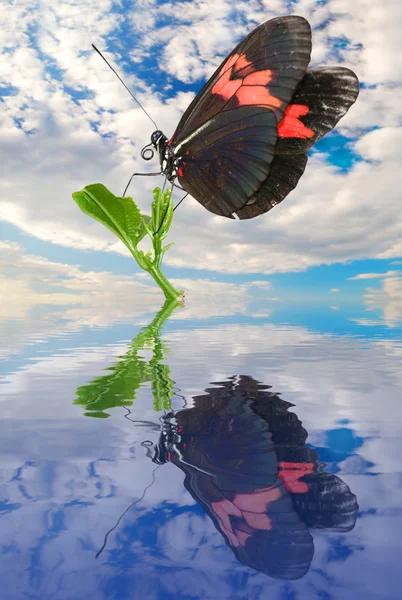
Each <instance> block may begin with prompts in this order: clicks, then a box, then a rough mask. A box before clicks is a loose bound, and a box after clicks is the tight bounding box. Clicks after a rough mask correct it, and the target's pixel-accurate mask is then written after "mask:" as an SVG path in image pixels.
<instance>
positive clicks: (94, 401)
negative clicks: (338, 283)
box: [0, 306, 402, 600]
mask: <svg viewBox="0 0 402 600" xmlns="http://www.w3.org/2000/svg"><path fill="white" fill-rule="evenodd" d="M187 310H188V309H187ZM254 315H255V316H254V317H253V316H252V315H250V316H247V315H242V316H232V317H219V318H208V314H207V313H206V314H203V318H201V317H199V318H197V314H196V311H194V312H189V311H188V312H187V313H186V309H184V310H182V311H180V310H176V311H173V312H172V314H171V315H170V317H169V315H168V314H166V313H165V314H164V313H162V314H161V313H159V315H158V316H156V318H155V314H143V315H142V316H141V315H140V316H139V317H138V316H137V318H136V319H135V321H134V319H133V322H128V323H127V322H126V323H124V324H122V323H119V322H117V323H115V324H114V325H111V326H102V327H100V326H97V325H95V326H94V325H93V324H88V323H84V324H83V323H82V322H79V323H78V322H75V325H74V315H73V316H71V315H70V317H69V320H67V321H66V319H65V318H60V320H59V321H58V320H57V318H55V319H53V320H52V321H51V322H50V321H49V320H48V321H46V319H45V318H40V317H39V318H38V319H37V320H33V319H32V318H30V320H29V321H22V320H21V321H13V322H11V321H10V322H8V323H7V324H6V327H4V328H3V330H2V331H3V336H2V355H3V359H4V360H3V362H2V363H0V365H1V373H2V379H1V386H0V392H1V407H2V411H1V420H0V429H1V432H0V452H1V470H0V476H1V485H0V493H1V497H0V510H1V512H0V515H1V558H0V572H1V580H2V589H3V592H2V594H3V597H4V598H7V600H20V599H22V598H24V599H26V598H29V599H31V598H32V599H40V600H44V599H48V598H49V599H50V598H52V599H60V600H73V599H74V600H75V599H81V598H84V597H87V596H88V597H91V598H97V599H98V598H99V599H102V598H105V599H106V598H116V599H119V600H120V599H126V598H127V599H133V598H141V599H142V598H147V599H165V598H166V599H167V598H175V599H187V598H197V599H198V598H236V599H237V598H238V599H243V598H244V599H245V598H247V599H254V598H255V599H260V598H261V599H265V598H270V600H275V599H278V600H279V599H283V598H297V599H303V600H304V599H306V600H307V599H308V600H313V599H315V598H328V599H329V598H334V599H338V598H339V599H346V600H348V599H351V600H352V599H353V600H355V599H360V598H365V599H367V598H369V599H371V598H373V599H379V598H381V599H390V600H391V599H395V600H396V599H399V598H400V597H401V594H400V588H401V585H402V570H401V568H400V564H401V558H402V542H401V533H402V509H401V506H402V465H401V451H402V419H401V417H402V405H401V397H402V394H401V392H402V367H401V355H402V338H401V329H400V327H399V325H398V324H396V323H394V324H393V327H388V326H387V324H385V323H384V322H383V321H381V319H377V320H373V321H372V323H371V326H369V324H368V322H367V321H365V322H364V320H360V322H359V319H358V318H356V314H355V312H354V309H353V310H350V311H348V310H344V311H340V312H339V311H332V313H331V311H329V309H328V312H325V309H323V308H322V307H311V306H310V307H308V308H306V307H304V308H303V307H301V308H300V307H299V309H297V308H296V307H293V309H292V310H290V309H289V310H288V311H286V309H284V308H282V309H281V310H278V311H277V313H276V316H275V314H273V315H271V316H264V315H263V314H262V312H258V311H255V312H254ZM64 317H65V314H64Z"/></svg>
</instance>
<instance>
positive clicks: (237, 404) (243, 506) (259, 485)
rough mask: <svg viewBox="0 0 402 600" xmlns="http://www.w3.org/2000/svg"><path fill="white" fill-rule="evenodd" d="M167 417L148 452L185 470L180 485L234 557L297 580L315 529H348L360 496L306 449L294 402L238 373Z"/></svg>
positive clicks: (310, 554)
mask: <svg viewBox="0 0 402 600" xmlns="http://www.w3.org/2000/svg"><path fill="white" fill-rule="evenodd" d="M217 385H219V387H216V388H211V389H207V390H206V392H207V393H206V394H205V395H203V396H196V397H194V406H193V407H192V408H185V409H183V410H180V411H178V412H176V413H173V412H170V413H169V414H167V415H165V417H164V418H163V420H162V422H163V425H162V432H161V435H160V439H159V443H158V444H157V446H156V447H155V448H154V450H153V452H152V453H151V451H150V450H149V451H148V452H149V455H150V457H151V458H152V460H153V461H154V462H155V463H157V464H163V463H165V462H167V461H170V462H172V463H173V464H175V465H177V466H178V467H179V468H180V469H181V470H182V471H184V473H185V475H186V477H185V480H184V485H185V487H186V489H187V490H188V491H189V493H190V494H191V496H192V497H193V498H194V499H195V500H196V501H197V502H198V503H199V504H200V505H201V506H202V507H203V509H204V510H205V512H206V513H207V514H208V516H209V517H211V519H212V521H213V523H214V525H215V527H216V529H217V530H218V531H219V532H220V533H222V534H223V536H224V538H225V540H226V542H227V544H228V545H229V546H230V548H231V549H232V550H233V553H234V554H235V556H236V558H237V559H238V560H239V561H241V562H243V563H245V564H246V565H248V566H250V567H252V568H253V569H256V570H257V571H260V572H262V573H266V574H267V575H270V576H271V577H275V578H279V579H287V580H289V579H299V578H300V577H303V576H304V575H305V574H306V573H307V572H308V570H309V568H310V564H311V561H312V558H313V554H314V544H313V538H312V535H311V533H310V531H309V529H328V530H330V531H335V532H347V531H350V530H351V529H353V527H354V525H355V522H356V516H357V511H358V504H357V501H356V496H355V495H354V494H352V493H351V491H350V489H349V487H348V486H347V485H346V484H345V483H344V482H343V481H342V480H341V479H340V478H339V477H337V476H336V475H334V474H332V473H326V472H325V471H324V470H323V467H324V465H323V464H322V463H320V462H319V461H318V455H317V453H316V452H315V451H314V450H313V449H312V448H309V447H308V446H306V439H307V435H308V434H307V431H306V430H305V429H304V427H302V424H301V422H300V421H299V419H298V418H297V416H296V415H295V413H293V412H289V408H290V407H291V406H293V405H292V404H290V403H289V402H285V401H284V400H282V399H281V398H280V397H279V395H278V394H275V393H273V392H271V391H268V390H269V386H265V385H261V384H259V383H258V382H257V381H255V380H254V379H252V378H251V377H244V376H241V377H232V378H230V379H229V381H225V382H223V383H219V384H217Z"/></svg>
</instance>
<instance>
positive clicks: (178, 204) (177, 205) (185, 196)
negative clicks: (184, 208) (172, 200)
mask: <svg viewBox="0 0 402 600" xmlns="http://www.w3.org/2000/svg"><path fill="white" fill-rule="evenodd" d="M176 187H177V186H176ZM187 196H188V192H187V193H186V194H184V196H183V198H182V199H181V200H180V201H179V202H178V203H177V204H176V206H175V207H174V209H173V212H174V211H175V210H176V208H178V207H179V206H180V204H181V203H182V202H183V200H184V198H187Z"/></svg>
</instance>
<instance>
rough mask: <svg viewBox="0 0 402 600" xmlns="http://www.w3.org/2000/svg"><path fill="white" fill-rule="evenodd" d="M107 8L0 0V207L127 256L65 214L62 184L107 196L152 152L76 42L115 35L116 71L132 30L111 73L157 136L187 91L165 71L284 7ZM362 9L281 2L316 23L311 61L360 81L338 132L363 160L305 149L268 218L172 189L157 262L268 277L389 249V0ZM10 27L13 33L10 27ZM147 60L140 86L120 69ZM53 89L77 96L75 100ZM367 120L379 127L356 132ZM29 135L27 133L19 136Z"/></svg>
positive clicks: (395, 85) (392, 189)
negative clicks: (294, 181) (95, 187)
mask: <svg viewBox="0 0 402 600" xmlns="http://www.w3.org/2000/svg"><path fill="white" fill-rule="evenodd" d="M111 6H112V4H111V2H110V0H101V2H99V3H97V4H96V7H94V6H93V3H92V2H91V1H90V0H86V1H84V2H78V1H76V0H72V1H71V2H69V3H68V5H66V4H63V3H61V4H60V3H57V2H51V1H50V0H47V1H46V2H44V3H41V5H40V9H39V10H37V9H36V4H34V3H32V2H30V1H29V0H27V1H26V2H25V3H24V4H23V5H21V6H20V5H19V6H18V8H17V7H16V6H15V4H13V5H12V10H7V8H3V9H2V10H1V12H0V18H2V19H3V25H4V26H3V27H2V29H1V32H0V40H1V41H2V43H3V48H5V49H7V60H3V61H2V65H1V68H2V74H1V75H0V78H1V82H2V83H1V85H2V86H14V88H15V89H18V93H17V94H16V95H11V96H7V97H5V101H4V104H2V106H3V108H5V110H3V112H2V114H1V116H0V121H1V123H0V125H1V127H2V139H1V141H0V144H1V146H0V148H1V150H2V156H3V176H2V188H3V190H5V191H4V193H3V196H2V199H1V200H0V214H1V218H2V219H4V220H5V221H8V222H10V223H12V224H14V225H16V226H17V227H19V228H20V229H21V230H23V231H24V232H26V233H28V234H30V235H33V236H35V237H37V238H39V239H41V240H46V241H49V242H51V243H56V244H61V245H64V246H70V247H74V248H78V249H93V250H97V251H108V252H117V253H126V249H125V248H124V247H123V246H122V245H121V243H120V242H118V241H116V240H115V238H114V237H113V236H112V234H111V233H110V232H109V231H107V230H105V229H104V228H103V227H102V226H101V225H100V224H98V223H92V222H91V220H90V219H89V217H87V216H85V215H82V214H81V213H80V211H79V210H78V208H77V207H76V205H75V204H74V203H73V201H72V199H71V192H73V191H74V190H76V189H79V188H81V187H83V186H84V185H85V184H88V183H91V182H95V181H102V182H104V183H105V184H106V185H107V186H109V187H110V188H111V189H112V190H113V191H115V192H116V193H120V192H121V190H122V189H123V187H124V185H125V182H126V181H127V179H128V176H129V175H130V174H131V173H132V172H133V171H137V170H138V171H144V170H145V168H147V169H149V170H151V171H152V170H156V169H157V161H156V159H155V160H154V161H153V162H152V165H149V164H146V165H145V164H144V163H143V161H141V159H139V158H138V157H139V152H140V149H141V148H142V146H143V145H144V144H145V143H147V142H148V141H149V135H150V132H151V130H152V125H151V124H150V123H149V121H148V120H147V118H146V116H145V115H144V114H143V113H142V112H141V110H140V109H139V108H138V107H136V105H135V104H133V102H132V100H131V98H130V97H129V95H128V94H127V93H126V91H125V90H124V89H123V87H122V86H121V84H120V83H119V82H118V81H117V79H116V78H115V77H114V75H113V73H112V72H111V71H110V70H109V69H108V68H107V66H106V65H105V64H104V63H103V62H102V61H101V59H100V58H99V57H98V56H97V55H96V54H95V53H94V52H90V42H92V41H95V42H96V43H97V44H98V45H99V46H100V48H101V49H102V48H105V47H106V48H107V47H108V43H109V42H110V40H113V41H115V42H116V44H117V46H116V47H117V48H118V50H117V51H116V52H117V53H119V52H120V54H121V57H119V56H118V55H113V54H112V53H110V52H106V56H107V58H108V59H110V60H111V61H112V62H114V63H115V64H116V63H118V64H117V66H118V69H119V70H120V71H122V68H121V62H120V61H122V60H123V57H125V56H126V53H125V51H123V47H122V44H123V42H124V43H125V41H126V40H123V38H122V37H121V35H120V33H119V27H120V25H121V24H122V23H123V22H124V25H125V27H127V26H128V27H132V28H133V30H134V31H135V35H133V36H132V38H130V40H132V41H130V48H132V49H131V50H130V53H129V55H130V57H131V58H133V60H134V62H133V65H132V66H131V73H128V74H127V72H126V73H125V74H124V76H125V79H126V81H127V83H128V85H130V86H131V87H133V89H134V90H135V92H136V94H138V98H139V100H140V101H141V102H143V103H144V105H145V106H146V108H147V110H148V111H149V112H150V113H151V115H152V116H153V118H155V119H156V121H157V122H158V123H159V124H163V129H164V130H165V132H166V134H168V135H170V134H171V133H172V132H173V130H174V128H175V126H176V124H177V122H178V120H179V118H180V115H181V113H182V111H183V110H184V109H185V108H186V106H187V105H188V103H189V101H190V99H191V97H192V95H193V94H192V92H179V93H178V94H177V95H175V94H174V93H173V94H172V95H171V96H169V95H168V94H169V91H168V87H169V85H170V83H169V82H170V81H171V76H172V75H175V76H178V77H179V78H181V79H182V80H183V81H193V80H194V79H197V78H199V77H202V78H205V77H206V76H207V75H209V74H210V73H211V72H212V71H213V69H214V68H215V67H216V66H217V64H218V63H219V61H220V60H221V59H222V58H223V57H224V55H225V54H226V53H227V52H228V51H229V50H230V49H231V47H232V46H233V44H234V43H235V41H236V40H238V39H239V37H241V36H242V35H244V34H245V33H246V32H247V31H249V30H250V29H251V28H252V27H253V26H255V25H256V24H257V23H259V22H261V21H263V20H264V19H267V18H270V17H272V16H275V15H277V14H285V13H286V12H287V11H288V10H289V8H288V4H287V3H286V2H284V1H281V0H277V1H276V2H274V3H272V2H257V1H251V2H240V3H238V4H237V5H236V6H235V7H234V6H233V3H231V2H228V1H225V0H219V1H218V2H217V3H214V8H213V10H211V5H210V3H207V2H203V1H201V0H197V1H195V2H192V3H190V4H189V3H185V10H181V8H182V7H181V5H180V3H179V4H178V3H169V2H168V3H164V4H162V5H160V4H159V3H154V2H139V3H138V4H137V5H135V7H133V9H132V10H130V9H127V10H126V12H125V13H124V14H123V13H121V12H119V11H116V10H113V11H111V10H110V9H111ZM368 6H369V4H368V0H357V1H356V2H355V3H354V4H353V6H351V5H350V3H349V2H346V0H329V2H327V3H326V4H324V5H323V4H322V3H321V2H318V1H317V0H299V1H298V2H296V3H293V5H292V10H294V11H295V13H297V14H302V15H304V16H306V17H307V18H308V19H309V20H310V21H311V23H312V25H313V28H316V29H314V33H313V43H314V53H313V63H314V64H318V63H320V64H328V63H334V62H341V61H342V60H343V61H344V64H346V65H349V66H352V67H353V68H354V69H355V70H356V72H357V74H358V75H359V76H360V78H361V79H362V81H364V82H365V83H366V85H367V86H368V87H367V88H365V89H363V90H362V93H361V97H360V98H359V100H358V102H357V104H356V105H355V106H354V107H353V108H352V109H351V111H350V113H349V114H348V116H347V117H346V118H345V119H343V120H342V121H341V126H340V128H339V131H342V132H344V133H346V134H347V135H349V136H350V137H351V140H352V142H351V143H352V148H354V149H355V150H356V152H358V153H360V154H361V156H362V158H363V159H364V161H369V162H361V163H356V164H355V165H354V166H353V167H352V168H351V170H350V171H349V172H346V173H345V172H342V171H340V170H339V169H337V168H335V167H333V166H331V165H330V164H329V162H328V160H327V158H328V157H326V156H325V155H317V154H314V155H313V156H312V157H311V159H310V161H309V165H308V167H307V171H306V173H305V175H304V176H303V178H302V180H301V182H300V184H299V186H298V188H297V189H296V191H295V192H293V193H292V194H291V195H290V197H289V198H287V199H286V200H285V201H284V203H283V204H281V205H280V206H278V207H276V208H275V209H274V210H273V211H271V212H270V213H269V214H268V215H266V216H263V217H260V218H258V219H255V220H253V221H251V222H247V223H245V222H240V223H239V222H236V221H235V222H229V221H228V220H225V219H222V218H219V217H215V216H212V215H210V214H209V213H208V212H207V211H205V209H203V208H202V207H201V206H200V205H198V204H197V203H196V202H195V201H193V200H191V199H187V200H186V202H185V203H184V204H183V205H182V206H181V207H180V209H179V211H177V213H176V214H175V223H174V225H173V228H172V235H171V239H174V240H175V241H176V245H175V246H174V247H173V248H172V249H171V250H170V251H169V253H168V254H167V256H166V262H167V264H169V265H172V266H175V267H193V268H196V269H203V270H205V269H209V270H216V271H226V272H230V273H235V272H249V273H267V274H269V273H275V272H286V271H301V270H305V269H307V268H308V267H310V266H313V265H319V264H329V263H332V262H337V261H338V262H343V261H345V260H352V259H359V258H363V257H377V258H394V257H398V256H401V255H402V243H401V241H400V240H401V239H402V213H401V206H400V202H399V190H400V189H401V188H402V180H401V177H402V175H401V172H400V168H399V164H400V150H399V149H400V147H401V139H400V138H401V134H400V126H401V123H402V109H401V106H402V104H401V102H399V100H398V99H400V98H402V95H401V94H402V91H401V90H402V77H399V75H398V73H400V72H402V70H401V69H398V65H399V62H398V61H399V60H400V59H398V58H397V57H398V56H399V57H401V56H402V48H401V40H400V36H399V33H398V32H399V30H400V24H399V23H400V17H401V15H400V8H399V0H398V1H397V0H389V3H388V5H387V8H386V9H385V7H382V6H381V7H380V6H378V7H377V8H376V18H375V19H374V20H373V17H372V14H373V13H372V6H371V3H370V6H371V8H368ZM166 19H167V20H168V23H169V24H168V25H166ZM163 23H165V24H163ZM14 30H18V31H16V33H15V37H13V36H10V34H9V32H10V31H12V32H14ZM35 30H36V31H37V33H32V32H35ZM156 31H157V34H156ZM13 35H14V34H13ZM32 36H35V37H34V42H35V43H32ZM343 36H346V38H347V40H349V41H347V40H346V39H345V40H344V44H343V46H342V45H341V48H340V49H339V48H338V49H336V47H335V45H334V37H338V38H342V37H343ZM178 40H180V41H178ZM131 44H134V47H132V46H131ZM120 48H121V51H120V50H119V49H120ZM391 50H392V56H393V59H392V61H391V60H389V56H390V53H391ZM150 54H152V55H153V56H155V57H156V58H157V59H158V60H159V63H160V68H161V72H162V75H161V77H160V78H159V79H158V80H157V81H155V84H154V85H152V86H150V85H149V84H147V83H146V82H144V81H142V80H141V79H140V78H139V75H136V74H135V73H136V72H137V71H138V69H137V70H136V68H135V65H136V64H138V65H141V61H142V60H143V59H145V58H147V57H149V55H150ZM337 55H338V56H337ZM119 59H120V60H119ZM401 60H402V59H401ZM136 61H137V62H136ZM395 61H396V62H395ZM125 64H127V63H125ZM126 71H127V69H126ZM139 72H140V71H139ZM172 81H173V80H172ZM197 81H198V80H197ZM373 84H375V86H376V87H374V88H373V87H372V85H373ZM65 86H69V87H70V88H72V89H74V90H76V91H81V92H83V93H84V96H86V97H85V98H84V99H82V100H80V101H78V102H75V101H74V100H73V98H72V97H71V95H70V93H69V91H68V90H67V89H66V88H65ZM195 87H196V86H195ZM165 88H166V89H165ZM15 119H17V121H15ZM373 126H376V127H379V129H377V130H375V131H371V132H368V133H367V129H368V128H372V127H373ZM398 127H399V128H398ZM365 130H366V132H365ZM32 131H34V132H36V133H31V134H29V135H28V134H27V133H26V132H32ZM101 134H104V135H107V136H108V137H101ZM359 136H360V137H359ZM353 144H354V145H353ZM21 173H24V177H23V178H22V177H21ZM391 181H392V186H391V185H390V183H389V182H391ZM156 183H160V182H159V180H157V179H155V180H154V179H151V178H138V179H137V180H136V181H135V183H134V185H133V187H132V189H133V191H134V194H135V197H136V200H137V201H138V203H139V204H140V206H141V207H142V208H146V210H148V211H149V206H150V202H151V189H152V187H153V186H154V185H156Z"/></svg>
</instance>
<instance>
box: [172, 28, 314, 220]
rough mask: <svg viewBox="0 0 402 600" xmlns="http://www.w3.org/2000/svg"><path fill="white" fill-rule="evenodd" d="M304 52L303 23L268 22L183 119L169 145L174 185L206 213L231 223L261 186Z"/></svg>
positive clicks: (306, 33) (307, 34) (307, 35)
mask: <svg viewBox="0 0 402 600" xmlns="http://www.w3.org/2000/svg"><path fill="white" fill-rule="evenodd" d="M310 52H311V31H310V26H309V24H308V22H307V21H306V20H305V19H303V18H302V17H281V18H278V19H272V20H271V21H268V22H267V23H264V24H263V25H261V26H260V27H258V28H257V29H256V30H254V31H253V32H252V33H251V34H250V35H249V36H247V37H246V38H245V39H244V40H243V41H242V42H241V43H240V44H239V45H238V46H237V47H236V48H235V50H234V51H233V52H232V53H231V54H230V55H229V57H228V58H227V59H226V61H225V62H224V63H223V64H222V65H221V66H220V67H219V69H217V71H216V72H215V74H214V75H213V76H212V77H211V79H210V80H209V81H208V83H207V84H206V85H205V86H204V88H203V89H202V90H201V92H200V93H199V94H198V96H197V97H196V98H195V99H194V101H193V102H192V103H191V104H190V106H189V108H188V109H187V111H186V112H185V114H184V115H183V118H182V119H181V121H180V123H179V126H178V128H177V130H176V132H175V134H174V135H173V137H172V139H171V140H170V142H169V144H170V148H171V151H172V152H173V153H174V155H175V156H177V157H179V158H180V165H179V169H178V177H179V182H180V184H181V185H182V186H183V188H184V189H185V190H186V191H187V192H189V193H190V194H191V195H192V196H193V197H194V198H195V199H196V200H198V201H199V202H200V203H201V204H202V205H203V206H204V207H205V208H207V209H208V210H209V211H211V212H213V213H215V214H218V215H223V216H227V217H230V216H232V213H233V212H235V211H238V210H240V209H241V208H242V207H244V206H245V205H246V204H247V202H248V200H249V199H250V197H251V196H253V195H254V194H255V193H256V192H257V190H258V189H259V188H260V186H261V183H262V182H263V181H265V180H266V179H267V177H268V173H269V168H270V164H271V162H272V160H273V158H274V154H275V146H276V142H277V135H278V123H279V121H280V120H281V119H282V118H283V116H284V112H285V109H286V106H287V104H288V102H289V100H290V99H291V96H292V94H293V92H294V90H295V88H296V86H297V84H298V83H299V81H300V79H301V78H302V77H303V74H304V72H305V69H306V68H307V65H308V62H309V60H310Z"/></svg>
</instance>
